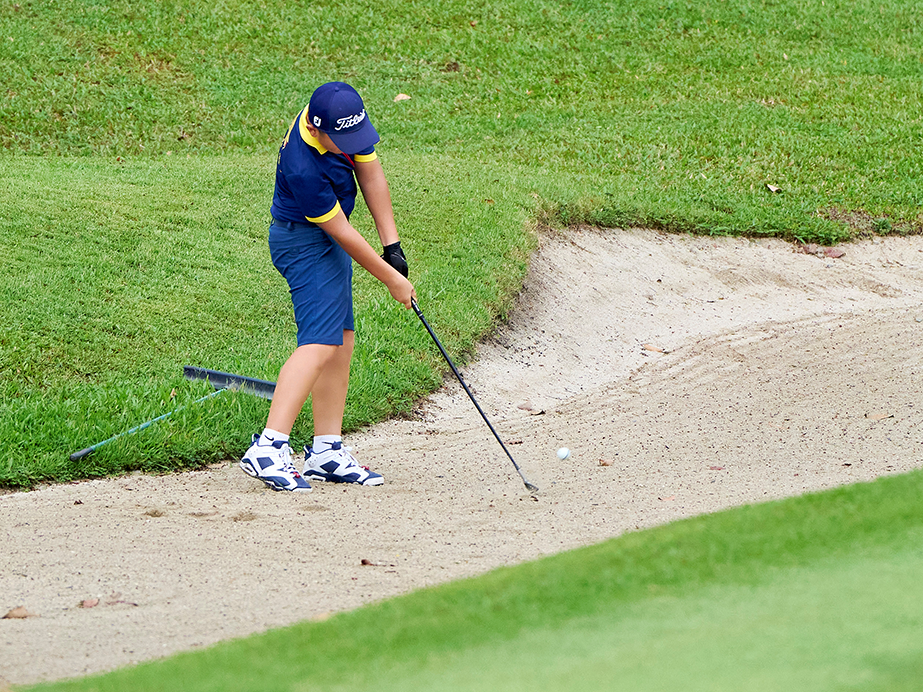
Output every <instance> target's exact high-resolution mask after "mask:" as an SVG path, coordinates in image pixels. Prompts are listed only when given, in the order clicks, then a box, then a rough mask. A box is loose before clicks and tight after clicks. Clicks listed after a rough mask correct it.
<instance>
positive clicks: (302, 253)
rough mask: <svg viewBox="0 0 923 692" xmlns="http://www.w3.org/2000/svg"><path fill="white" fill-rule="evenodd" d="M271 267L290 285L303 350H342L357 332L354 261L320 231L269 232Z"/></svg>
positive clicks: (275, 227) (284, 226)
mask: <svg viewBox="0 0 923 692" xmlns="http://www.w3.org/2000/svg"><path fill="white" fill-rule="evenodd" d="M269 254H270V256H271V257H272V263H273V265H274V266H275V268H276V269H278V270H279V273H280V274H282V276H283V277H285V280H286V281H287V282H288V287H289V291H290V292H291V294H292V306H293V307H294V308H295V323H296V324H297V325H298V345H299V346H304V345H306V344H333V345H336V346H342V345H343V330H344V329H349V330H351V331H352V330H355V323H354V320H353V262H352V258H351V257H350V256H349V255H348V254H347V253H346V251H345V250H344V249H343V248H341V247H340V246H339V245H337V244H336V242H335V241H334V240H333V238H331V237H330V236H329V235H327V234H326V233H324V231H323V230H322V229H321V228H319V227H318V226H311V225H309V224H302V223H280V222H277V221H273V223H272V224H271V225H270V226H269Z"/></svg>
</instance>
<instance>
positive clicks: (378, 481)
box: [301, 473, 385, 486]
mask: <svg viewBox="0 0 923 692" xmlns="http://www.w3.org/2000/svg"><path fill="white" fill-rule="evenodd" d="M301 477H302V478H304V479H305V480H306V481H324V482H325V483H346V484H349V485H367V486H377V485H384V483H385V479H384V478H383V477H381V476H379V477H378V478H370V479H368V480H367V481H366V482H365V483H359V482H358V481H344V480H343V479H342V478H339V477H338V476H329V477H328V476H319V475H317V474H310V475H309V474H306V473H302V474H301Z"/></svg>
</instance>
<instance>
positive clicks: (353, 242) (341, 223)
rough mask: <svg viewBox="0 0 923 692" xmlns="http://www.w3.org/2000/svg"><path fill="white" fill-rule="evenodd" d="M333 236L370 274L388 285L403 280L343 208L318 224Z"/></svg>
mask: <svg viewBox="0 0 923 692" xmlns="http://www.w3.org/2000/svg"><path fill="white" fill-rule="evenodd" d="M317 225H318V226H320V227H321V228H322V229H324V231H325V232H326V233H327V235H329V236H330V237H331V238H333V239H334V240H335V241H336V242H337V245H339V246H340V247H341V248H343V249H344V250H345V251H346V254H348V255H349V256H350V257H352V258H353V259H354V260H356V262H358V263H359V264H360V265H361V266H362V267H363V268H364V269H365V270H366V271H368V273H369V274H371V275H372V276H374V277H375V278H376V279H378V280H379V281H381V282H382V283H383V284H385V285H386V286H390V285H391V284H393V283H394V281H395V278H399V279H401V280H403V278H404V277H403V276H401V275H400V273H398V271H397V270H396V269H394V267H392V266H391V265H390V264H388V263H387V262H385V261H384V260H383V259H382V258H381V257H379V256H378V253H377V252H375V250H373V249H372V246H371V245H369V242H368V241H367V240H366V239H365V238H364V237H363V236H362V234H361V233H359V231H357V230H356V229H355V228H353V225H352V224H351V223H350V222H349V219H347V218H346V214H344V213H343V211H342V210H340V211H338V212H337V215H336V216H334V217H333V218H332V219H330V220H329V221H324V222H323V223H319V224H317Z"/></svg>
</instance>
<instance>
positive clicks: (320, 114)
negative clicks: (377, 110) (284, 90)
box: [308, 82, 381, 154]
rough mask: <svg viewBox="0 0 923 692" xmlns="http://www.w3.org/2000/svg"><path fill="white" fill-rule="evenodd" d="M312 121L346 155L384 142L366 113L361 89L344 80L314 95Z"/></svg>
mask: <svg viewBox="0 0 923 692" xmlns="http://www.w3.org/2000/svg"><path fill="white" fill-rule="evenodd" d="M308 115H309V116H310V118H311V124H312V125H314V127H316V128H317V129H318V130H320V131H321V132H323V133H324V134H326V135H327V136H328V137H330V139H332V140H333V143H334V144H336V145H337V147H338V148H339V149H340V151H342V152H343V153H344V154H355V153H356V152H359V151H364V150H366V149H368V148H370V147H373V146H375V145H376V144H378V142H379V141H381V138H380V137H379V136H378V133H377V132H376V131H375V128H374V127H372V121H371V120H369V116H368V114H367V113H366V112H365V105H363V103H362V97H361V96H359V92H357V91H356V90H355V89H353V88H352V87H351V86H349V84H346V83H345V82H328V83H327V84H323V85H321V86H319V87H317V89H315V91H314V93H313V94H312V95H311V102H310V103H309V104H308Z"/></svg>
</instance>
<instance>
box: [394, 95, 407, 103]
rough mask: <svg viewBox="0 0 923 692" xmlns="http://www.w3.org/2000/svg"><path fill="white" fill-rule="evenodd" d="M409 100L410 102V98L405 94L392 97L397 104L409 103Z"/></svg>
mask: <svg viewBox="0 0 923 692" xmlns="http://www.w3.org/2000/svg"><path fill="white" fill-rule="evenodd" d="M409 100H410V96H408V95H407V94H398V95H397V96H395V97H394V102H395V103H397V102H398V101H409Z"/></svg>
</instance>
